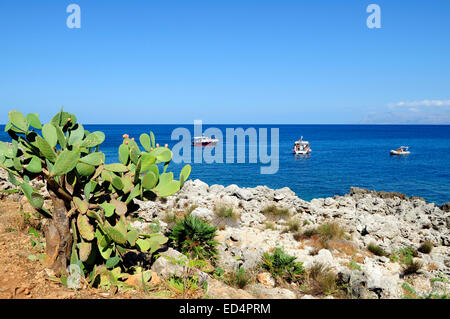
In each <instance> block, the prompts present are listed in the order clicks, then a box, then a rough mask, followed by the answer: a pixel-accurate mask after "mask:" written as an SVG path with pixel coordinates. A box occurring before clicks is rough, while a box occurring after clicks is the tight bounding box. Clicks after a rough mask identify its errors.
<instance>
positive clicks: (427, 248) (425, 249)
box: [419, 241, 433, 254]
mask: <svg viewBox="0 0 450 319" xmlns="http://www.w3.org/2000/svg"><path fill="white" fill-rule="evenodd" d="M432 250H433V243H432V242H430V241H425V242H424V243H422V245H420V247H419V251H420V252H421V253H423V254H429V253H431V251H432Z"/></svg>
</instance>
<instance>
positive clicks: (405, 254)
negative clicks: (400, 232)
mask: <svg viewBox="0 0 450 319" xmlns="http://www.w3.org/2000/svg"><path fill="white" fill-rule="evenodd" d="M396 254H397V255H398V257H399V260H400V262H401V263H402V264H405V265H407V264H410V263H411V261H412V260H413V258H414V257H417V256H418V255H419V254H418V253H417V249H415V248H414V247H405V248H402V249H400V250H399V251H397V253H396Z"/></svg>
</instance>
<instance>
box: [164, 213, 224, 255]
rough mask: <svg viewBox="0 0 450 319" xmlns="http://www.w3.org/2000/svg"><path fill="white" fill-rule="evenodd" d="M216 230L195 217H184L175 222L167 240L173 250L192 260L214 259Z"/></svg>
mask: <svg viewBox="0 0 450 319" xmlns="http://www.w3.org/2000/svg"><path fill="white" fill-rule="evenodd" d="M216 232H217V228H216V227H214V226H211V225H210V224H209V223H207V222H204V221H203V220H201V219H199V218H197V217H195V216H191V215H190V216H185V217H184V219H182V220H179V221H177V223H176V224H175V226H174V228H173V229H172V231H171V233H170V236H169V238H170V239H171V240H172V242H173V245H174V246H175V248H177V249H179V250H181V252H183V253H185V254H190V255H191V257H192V258H200V259H215V258H216V255H217V249H216V246H217V245H218V242H217V241H215V240H214V237H215V236H216Z"/></svg>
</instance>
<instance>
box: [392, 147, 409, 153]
mask: <svg viewBox="0 0 450 319" xmlns="http://www.w3.org/2000/svg"><path fill="white" fill-rule="evenodd" d="M390 154H391V155H409V154H411V152H410V151H409V147H408V146H400V147H399V148H397V149H396V150H391V151H390Z"/></svg>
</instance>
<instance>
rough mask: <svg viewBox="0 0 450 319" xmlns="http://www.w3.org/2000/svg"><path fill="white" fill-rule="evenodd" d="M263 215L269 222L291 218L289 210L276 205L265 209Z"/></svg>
mask: <svg viewBox="0 0 450 319" xmlns="http://www.w3.org/2000/svg"><path fill="white" fill-rule="evenodd" d="M261 213H262V214H263V215H264V216H266V218H267V219H268V220H271V221H278V220H279V219H281V218H283V217H287V216H289V209H286V208H278V207H277V206H275V205H270V206H267V207H265V208H264V209H263V210H262V211H261Z"/></svg>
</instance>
